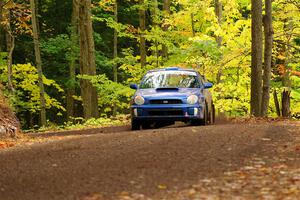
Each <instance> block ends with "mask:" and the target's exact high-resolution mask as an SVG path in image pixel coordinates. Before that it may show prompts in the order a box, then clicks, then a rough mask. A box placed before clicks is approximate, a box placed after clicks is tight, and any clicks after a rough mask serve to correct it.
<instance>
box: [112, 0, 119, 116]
mask: <svg viewBox="0 0 300 200" xmlns="http://www.w3.org/2000/svg"><path fill="white" fill-rule="evenodd" d="M114 20H115V23H118V1H117V0H115V3H114ZM113 54H114V55H113V56H114V60H115V62H114V66H113V75H114V82H118V63H117V62H116V61H117V58H118V30H117V29H116V28H115V29H114V52H113ZM116 114H117V105H116V104H114V107H113V115H114V116H115V115H116Z"/></svg>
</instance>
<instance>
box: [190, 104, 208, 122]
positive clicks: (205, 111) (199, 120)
mask: <svg viewBox="0 0 300 200" xmlns="http://www.w3.org/2000/svg"><path fill="white" fill-rule="evenodd" d="M207 118H208V117H207V105H206V104H205V107H204V118H203V119H196V120H192V121H191V125H192V126H205V125H207V124H208V123H207V122H208V119H207Z"/></svg>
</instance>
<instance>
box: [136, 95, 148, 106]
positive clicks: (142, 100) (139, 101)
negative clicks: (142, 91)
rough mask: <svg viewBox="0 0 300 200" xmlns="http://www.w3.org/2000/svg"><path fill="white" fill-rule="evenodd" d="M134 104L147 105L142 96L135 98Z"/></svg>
mask: <svg viewBox="0 0 300 200" xmlns="http://www.w3.org/2000/svg"><path fill="white" fill-rule="evenodd" d="M134 103H135V104H137V105H143V104H144V103H145V99H144V98H143V97H142V96H136V97H135V98H134Z"/></svg>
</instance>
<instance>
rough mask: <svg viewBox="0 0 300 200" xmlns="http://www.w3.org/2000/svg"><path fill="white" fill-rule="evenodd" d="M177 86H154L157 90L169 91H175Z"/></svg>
mask: <svg viewBox="0 0 300 200" xmlns="http://www.w3.org/2000/svg"><path fill="white" fill-rule="evenodd" d="M178 90H179V88H176V87H163V88H156V91H157V92H169V91H174V92H177V91H178Z"/></svg>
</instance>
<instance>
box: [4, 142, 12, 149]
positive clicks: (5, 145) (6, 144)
mask: <svg viewBox="0 0 300 200" xmlns="http://www.w3.org/2000/svg"><path fill="white" fill-rule="evenodd" d="M13 146H15V144H14V143H12V142H0V149H6V148H10V147H13Z"/></svg>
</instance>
